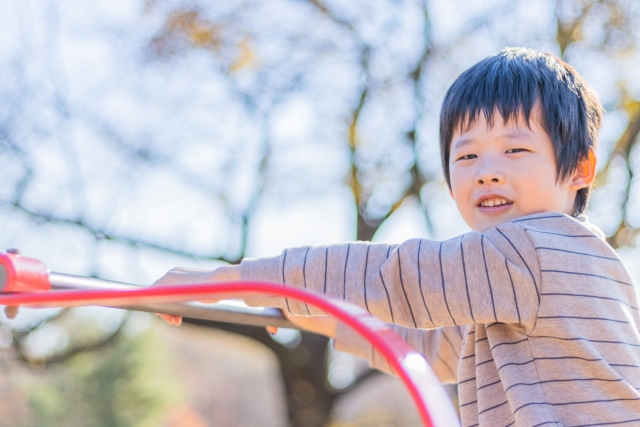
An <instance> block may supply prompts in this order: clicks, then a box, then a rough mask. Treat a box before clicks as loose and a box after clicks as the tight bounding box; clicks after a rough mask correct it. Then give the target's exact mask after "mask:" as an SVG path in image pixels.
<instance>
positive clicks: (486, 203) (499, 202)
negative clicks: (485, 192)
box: [480, 199, 509, 207]
mask: <svg viewBox="0 0 640 427" xmlns="http://www.w3.org/2000/svg"><path fill="white" fill-rule="evenodd" d="M506 203H509V202H507V201H506V200H505V199H488V200H484V201H483V202H482V203H480V205H481V206H489V207H491V206H500V205H504V204H506Z"/></svg>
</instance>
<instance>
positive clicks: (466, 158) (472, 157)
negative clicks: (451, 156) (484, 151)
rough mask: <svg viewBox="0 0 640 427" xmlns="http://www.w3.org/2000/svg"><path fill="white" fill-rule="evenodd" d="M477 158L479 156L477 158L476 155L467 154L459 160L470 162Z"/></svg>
mask: <svg viewBox="0 0 640 427" xmlns="http://www.w3.org/2000/svg"><path fill="white" fill-rule="evenodd" d="M476 157H478V156H476V155H475V154H467V155H464V156H461V157H459V158H458V160H469V159H475V158H476Z"/></svg>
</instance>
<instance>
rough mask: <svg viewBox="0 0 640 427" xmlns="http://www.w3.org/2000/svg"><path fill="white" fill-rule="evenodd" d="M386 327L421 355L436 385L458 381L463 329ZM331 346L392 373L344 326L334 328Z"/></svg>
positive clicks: (386, 363)
mask: <svg viewBox="0 0 640 427" xmlns="http://www.w3.org/2000/svg"><path fill="white" fill-rule="evenodd" d="M390 326H391V327H392V328H393V330H394V331H395V332H396V333H397V334H398V335H399V336H400V337H402V338H403V339H404V340H405V341H406V342H407V344H409V345H410V346H411V347H412V348H414V349H415V350H416V351H418V352H419V353H421V354H423V355H424V357H425V358H426V359H427V362H429V366H430V367H431V369H432V370H433V372H434V374H435V375H436V376H437V377H438V379H439V380H440V382H442V383H457V382H458V363H459V361H460V354H461V352H462V345H463V337H464V336H465V330H466V326H445V327H441V328H436V329H413V328H405V327H403V326H399V325H390ZM334 347H335V349H336V350H338V351H344V352H347V353H351V354H353V355H356V356H360V357H363V358H364V359H366V360H367V362H369V365H371V367H373V368H375V369H378V370H380V371H383V372H387V373H390V374H393V373H394V372H393V370H392V369H391V366H390V365H389V363H388V362H387V360H386V359H385V358H384V356H382V355H381V354H379V353H378V352H377V351H375V350H374V348H373V346H372V345H371V343H370V342H369V341H367V340H366V339H364V338H362V337H361V336H360V335H359V334H358V333H357V332H355V331H354V330H353V329H351V328H350V327H348V326H346V325H344V324H339V326H338V330H337V335H336V338H335V341H334Z"/></svg>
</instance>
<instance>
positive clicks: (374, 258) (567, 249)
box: [241, 212, 640, 427]
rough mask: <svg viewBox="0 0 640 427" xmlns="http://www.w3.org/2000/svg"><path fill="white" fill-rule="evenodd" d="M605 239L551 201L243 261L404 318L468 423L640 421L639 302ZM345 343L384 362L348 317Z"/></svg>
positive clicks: (408, 333) (406, 330)
mask: <svg viewBox="0 0 640 427" xmlns="http://www.w3.org/2000/svg"><path fill="white" fill-rule="evenodd" d="M602 237H603V236H602V232H601V231H599V230H598V229H597V227H595V226H592V225H591V224H589V223H588V222H587V221H586V217H578V218H572V217H569V216H567V215H564V214H560V213H557V212H548V213H542V214H535V215H529V216H526V217H522V218H519V219H516V220H512V221H511V222H508V223H505V224H502V225H500V226H498V227H496V228H494V229H491V230H488V231H486V232H484V233H479V232H470V233H467V234H464V235H462V236H460V237H457V238H454V239H451V240H447V241H444V242H437V241H432V240H426V239H413V240H409V241H407V242H405V243H403V244H401V245H386V244H375V243H365V242H354V243H350V244H338V245H330V246H318V247H302V248H293V249H287V250H285V251H284V252H283V253H282V255H280V256H277V257H273V258H262V259H255V260H251V259H246V260H244V261H243V262H242V268H241V273H242V277H243V279H247V280H250V279H254V280H267V281H274V282H282V283H285V284H286V285H287V286H299V287H305V288H308V289H313V290H315V291H319V292H323V293H325V294H327V295H329V296H332V297H335V298H340V299H345V300H348V301H350V302H352V303H355V304H357V305H359V306H361V307H363V308H365V309H367V310H368V311H369V312H371V313H372V314H374V315H375V316H377V317H379V318H381V319H382V320H384V321H386V322H389V323H394V324H396V325H399V326H398V327H396V329H397V330H398V332H399V333H401V334H402V335H403V336H404V337H405V339H406V340H407V341H408V342H409V344H411V345H412V346H414V347H415V348H416V349H418V350H420V351H421V352H422V353H423V354H424V355H425V356H426V358H427V359H428V361H429V362H430V364H431V366H432V367H433V369H434V371H435V372H436V374H437V375H438V377H439V378H440V379H441V380H442V381H443V382H457V383H458V390H459V398H460V411H461V418H462V425H463V426H464V427H473V426H491V427H494V426H496V427H503V426H504V427H506V426H527V427H534V426H536V427H537V426H553V425H556V426H601V425H616V426H618V425H619V426H631V425H639V426H640V333H639V330H638V328H639V326H640V318H639V312H638V307H639V305H640V300H639V297H638V291H637V288H636V287H635V286H634V284H633V281H632V279H631V277H630V275H629V273H628V271H627V269H626V268H625V266H624V264H623V263H622V262H621V260H620V258H619V257H618V256H617V254H616V252H615V251H613V250H612V248H611V247H610V246H609V245H608V244H607V243H606V242H605V241H604V240H603V238H602ZM247 302H248V303H249V304H251V305H266V306H275V307H281V308H288V309H289V310H290V311H291V312H292V313H294V314H302V315H320V314H323V313H321V312H319V311H317V310H314V308H313V307H308V306H306V305H305V304H303V303H298V302H296V301H287V300H285V299H283V298H256V299H254V300H250V301H247ZM336 346H337V347H338V348H339V349H342V350H346V351H349V352H351V353H354V354H358V355H360V356H363V357H366V358H367V359H369V361H370V363H372V364H373V365H374V366H378V367H380V368H382V369H385V368H386V364H385V363H384V361H381V360H379V359H380V357H379V356H376V355H375V354H373V352H372V350H371V347H370V345H368V344H367V343H366V342H363V340H361V339H359V338H357V337H355V336H353V333H351V332H350V331H348V330H346V329H345V328H339V330H338V336H337V338H336Z"/></svg>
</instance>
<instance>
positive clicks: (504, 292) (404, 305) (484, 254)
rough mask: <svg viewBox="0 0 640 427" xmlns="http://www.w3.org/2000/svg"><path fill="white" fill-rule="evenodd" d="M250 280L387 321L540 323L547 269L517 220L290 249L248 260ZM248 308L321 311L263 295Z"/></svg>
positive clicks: (412, 324)
mask: <svg viewBox="0 0 640 427" xmlns="http://www.w3.org/2000/svg"><path fill="white" fill-rule="evenodd" d="M241 275H242V279H244V280H269V281H276V282H283V283H285V284H286V285H287V286H298V287H301V288H307V289H311V290H314V291H318V292H322V293H325V294H327V295H329V296H331V297H334V298H339V299H345V300H348V301H350V302H352V303H355V304H357V305H359V306H361V307H363V308H364V309H366V310H368V311H369V312H370V313H372V314H373V315H375V316H377V317H379V318H381V319H382V320H384V321H386V322H388V323H396V324H399V325H402V326H406V327H409V328H421V329H429V328H435V327H439V326H459V325H467V324H472V323H483V324H490V323H494V322H502V323H520V324H523V325H524V326H525V328H526V330H527V331H530V330H531V329H533V327H534V325H535V321H536V316H537V311H538V306H539V298H540V297H539V293H540V283H541V278H540V276H541V274H540V266H539V262H538V258H537V254H536V250H535V247H534V246H533V244H532V242H531V240H530V239H529V236H528V235H527V232H526V231H525V230H524V229H522V228H521V227H519V226H518V225H516V224H513V223H507V224H503V225H500V226H499V227H497V228H494V229H491V230H489V231H487V232H485V233H478V232H475V231H474V232H470V233H467V234H464V235H462V236H460V237H457V238H454V239H450V240H447V241H444V242H437V241H432V240H426V239H414V240H409V241H407V242H405V243H403V244H401V245H399V246H397V245H385V244H376V243H365V242H355V243H350V244H340V245H331V246H323V247H302V248H293V249H287V250H285V251H284V252H283V253H282V255H280V256H278V257H274V258H264V259H258V260H250V259H245V260H244V261H243V262H242V264H241ZM246 301H247V303H248V304H250V305H259V306H276V307H281V308H283V309H287V310H288V311H290V312H291V313H293V314H296V315H322V314H324V313H323V312H322V311H321V310H317V309H315V308H313V307H310V306H307V305H306V304H304V303H299V302H297V301H293V300H288V299H285V298H280V297H278V298H272V297H257V298H249V299H247V300H246Z"/></svg>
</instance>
